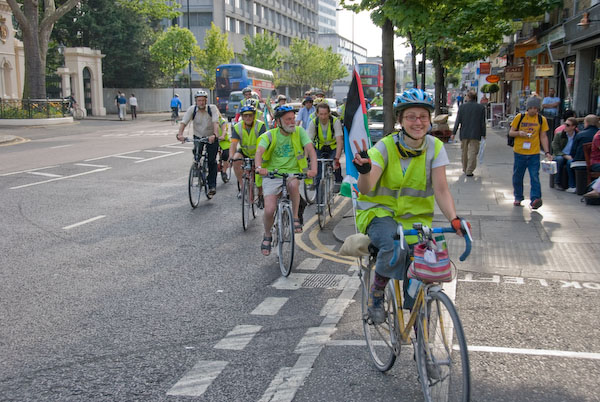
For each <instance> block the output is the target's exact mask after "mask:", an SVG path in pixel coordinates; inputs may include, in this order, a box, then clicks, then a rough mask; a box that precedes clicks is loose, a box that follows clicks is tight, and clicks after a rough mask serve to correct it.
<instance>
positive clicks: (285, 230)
mask: <svg viewBox="0 0 600 402" xmlns="http://www.w3.org/2000/svg"><path fill="white" fill-rule="evenodd" d="M279 208H280V209H281V211H280V214H279V216H278V218H279V223H278V227H279V236H278V238H279V244H278V250H279V269H280V270H281V275H283V276H289V274H290V273H291V272H292V264H293V263H294V245H295V238H294V215H293V213H292V207H291V205H289V204H285V205H282V206H280V207H279Z"/></svg>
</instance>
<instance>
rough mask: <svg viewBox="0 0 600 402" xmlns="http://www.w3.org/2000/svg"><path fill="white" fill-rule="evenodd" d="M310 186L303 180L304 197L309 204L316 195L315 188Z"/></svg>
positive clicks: (313, 200) (313, 201) (312, 202)
mask: <svg viewBox="0 0 600 402" xmlns="http://www.w3.org/2000/svg"><path fill="white" fill-rule="evenodd" d="M311 186H312V185H309V184H306V181H304V199H305V200H306V202H308V204H309V205H311V204H314V203H315V198H316V196H317V190H316V188H313V189H312V190H311V189H310V187H311Z"/></svg>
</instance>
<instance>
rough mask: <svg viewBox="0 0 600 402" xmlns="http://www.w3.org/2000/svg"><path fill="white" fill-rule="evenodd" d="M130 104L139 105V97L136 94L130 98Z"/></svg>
mask: <svg viewBox="0 0 600 402" xmlns="http://www.w3.org/2000/svg"><path fill="white" fill-rule="evenodd" d="M129 106H137V98H136V97H135V96H132V97H131V98H129Z"/></svg>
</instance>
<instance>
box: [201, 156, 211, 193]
mask: <svg viewBox="0 0 600 402" xmlns="http://www.w3.org/2000/svg"><path fill="white" fill-rule="evenodd" d="M200 166H202V168H201V169H200V176H202V184H203V186H204V195H206V198H208V199H209V200H210V197H209V196H208V161H207V159H206V156H203V157H202V161H201V162H200Z"/></svg>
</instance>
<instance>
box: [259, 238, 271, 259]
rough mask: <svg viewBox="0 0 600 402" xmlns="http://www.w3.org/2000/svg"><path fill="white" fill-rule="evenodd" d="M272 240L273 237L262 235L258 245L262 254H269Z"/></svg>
mask: <svg viewBox="0 0 600 402" xmlns="http://www.w3.org/2000/svg"><path fill="white" fill-rule="evenodd" d="M272 241H273V237H267V236H263V240H262V244H261V245H260V251H261V252H262V254H263V255H264V256H265V257H267V256H268V255H269V254H271V242H272Z"/></svg>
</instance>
